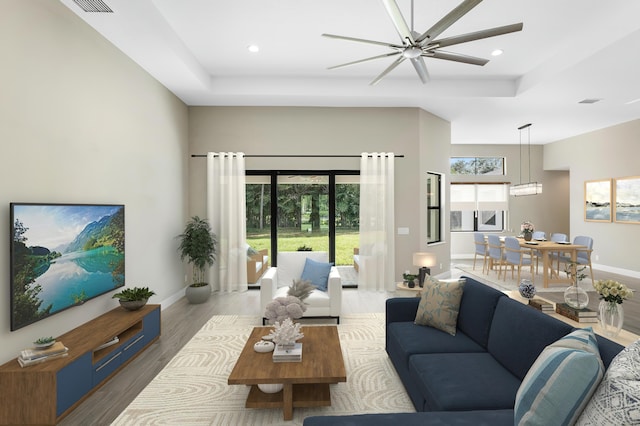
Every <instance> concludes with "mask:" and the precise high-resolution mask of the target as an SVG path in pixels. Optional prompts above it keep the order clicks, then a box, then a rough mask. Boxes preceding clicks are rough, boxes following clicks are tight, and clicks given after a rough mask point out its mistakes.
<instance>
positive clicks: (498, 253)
mask: <svg viewBox="0 0 640 426" xmlns="http://www.w3.org/2000/svg"><path fill="white" fill-rule="evenodd" d="M487 242H488V244H487V246H488V247H489V267H488V269H487V274H488V273H489V271H490V270H491V269H493V268H494V267H496V266H497V267H498V279H499V278H500V273H501V271H502V265H503V263H504V252H503V250H502V243H501V242H500V237H499V236H497V235H494V234H489V235H487Z"/></svg>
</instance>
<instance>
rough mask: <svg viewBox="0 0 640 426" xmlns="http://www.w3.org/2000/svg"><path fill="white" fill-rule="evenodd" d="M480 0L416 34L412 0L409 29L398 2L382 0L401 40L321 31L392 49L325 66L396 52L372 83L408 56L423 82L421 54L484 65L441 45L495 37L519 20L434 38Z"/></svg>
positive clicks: (425, 73) (519, 27) (519, 26)
mask: <svg viewBox="0 0 640 426" xmlns="http://www.w3.org/2000/svg"><path fill="white" fill-rule="evenodd" d="M481 2H482V0H464V1H463V2H462V3H461V4H460V5H458V6H457V7H456V8H455V9H453V10H452V11H451V12H449V13H448V14H447V15H446V16H445V17H444V18H442V19H440V20H439V21H438V22H436V24H435V25H433V26H432V27H431V28H429V29H428V30H427V31H426V32H424V33H423V34H419V33H417V32H416V31H414V30H413V0H412V1H411V27H412V28H411V30H410V29H409V27H408V26H407V23H406V21H405V20H404V17H403V16H402V12H400V8H399V7H398V4H397V3H396V2H395V0H382V3H383V4H384V6H385V8H386V9H387V13H388V14H389V17H390V18H391V20H392V21H393V25H394V26H395V27H396V30H397V31H398V34H399V35H400V40H401V44H396V43H384V42H380V41H374V40H365V39H361V38H354V37H345V36H340V35H335V34H322V36H323V37H329V38H335V39H340V40H348V41H355V42H358V43H368V44H376V45H380V46H386V47H389V48H391V49H392V50H393V51H392V52H389V53H385V54H382V55H377V56H372V57H370V58H364V59H359V60H357V61H353V62H347V63H345V64H340V65H334V66H332V67H329V68H328V69H330V70H331V69H336V68H342V67H346V66H349V65H355V64H359V63H362V62H367V61H371V60H374V59H381V58H388V57H391V56H397V58H396V59H395V61H393V63H391V65H389V66H388V67H387V68H386V69H385V70H384V71H382V73H380V75H378V76H377V77H376V78H375V79H374V80H373V81H372V82H371V83H370V84H371V85H372V86H373V85H375V84H377V83H378V82H379V81H380V80H382V79H383V78H384V77H385V76H386V75H387V74H389V73H390V72H391V71H392V70H393V69H394V68H396V67H397V66H398V65H400V64H401V63H402V62H404V61H405V60H406V59H409V60H410V61H411V63H412V64H413V67H414V68H415V69H416V72H417V73H418V76H419V77H420V80H422V83H423V84H424V83H427V82H428V81H429V72H428V71H427V66H426V65H425V63H424V59H423V58H435V59H444V60H447V61H454V62H462V63H465V64H472V65H485V64H486V63H487V62H489V60H488V59H483V58H477V57H474V56H467V55H462V54H459V53H452V52H445V51H443V50H440V49H441V48H443V47H448V46H453V45H455V44H461V43H467V42H469V41H474V40H480V39H483V38H489V37H495V36H498V35H502V34H509V33H513V32H516V31H521V30H522V22H520V23H518V24H511V25H505V26H503V27H496V28H490V29H487V30H481V31H476V32H472V33H467V34H462V35H458V36H453V37H447V38H441V39H437V37H438V36H439V35H440V34H442V33H443V32H444V31H445V30H446V29H447V28H449V27H450V26H451V25H453V24H454V23H455V22H456V21H457V20H458V19H460V18H462V17H463V16H464V15H465V14H467V13H468V12H469V11H470V10H471V9H473V8H474V7H476V6H477V5H478V4H480V3H481Z"/></svg>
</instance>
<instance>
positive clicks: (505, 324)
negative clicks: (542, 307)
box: [487, 297, 573, 380]
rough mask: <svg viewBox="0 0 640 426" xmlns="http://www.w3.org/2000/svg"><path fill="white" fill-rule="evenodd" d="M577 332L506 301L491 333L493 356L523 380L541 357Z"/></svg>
mask: <svg viewBox="0 0 640 426" xmlns="http://www.w3.org/2000/svg"><path fill="white" fill-rule="evenodd" d="M572 330H573V328H572V327H571V326H570V325H569V324H566V323H564V322H562V321H559V320H557V319H555V318H553V317H551V316H549V315H547V314H543V313H542V312H541V311H538V310H537V309H534V308H531V307H530V306H527V305H525V304H523V303H520V302H518V301H516V300H513V299H510V298H508V297H502V298H500V299H499V300H498V304H497V305H496V312H495V314H494V315H493V321H492V322H491V330H490V331H489V342H488V346H487V349H488V350H489V352H490V353H491V354H492V355H493V356H494V357H495V358H496V360H498V362H499V363H500V364H502V365H503V366H504V367H505V368H507V369H508V370H509V371H511V373H513V374H514V375H515V376H516V377H518V378H519V379H520V380H522V379H524V376H525V375H526V374H527V372H528V371H529V369H530V368H531V365H533V363H534V362H535V360H536V358H538V355H540V353H541V352H542V351H543V350H544V348H546V347H547V346H548V345H550V344H551V343H553V342H555V341H556V340H558V339H560V338H561V337H563V336H566V335H567V334H569V333H570V332H571V331H572Z"/></svg>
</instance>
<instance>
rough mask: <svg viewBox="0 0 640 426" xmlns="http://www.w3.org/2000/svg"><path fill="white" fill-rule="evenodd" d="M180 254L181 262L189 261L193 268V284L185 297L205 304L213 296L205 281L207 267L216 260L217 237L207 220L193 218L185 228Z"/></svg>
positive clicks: (181, 238) (179, 247)
mask: <svg viewBox="0 0 640 426" xmlns="http://www.w3.org/2000/svg"><path fill="white" fill-rule="evenodd" d="M177 238H179V239H180V245H179V246H178V253H180V260H185V259H186V260H187V262H188V263H190V264H191V265H192V266H193V283H192V284H191V285H189V286H188V287H187V288H186V291H185V296H186V297H187V300H189V302H190V303H194V304H196V303H204V302H206V301H207V300H209V297H210V296H211V286H210V285H209V283H207V282H206V280H205V272H206V268H207V266H209V267H210V266H212V265H213V262H215V260H216V244H217V241H216V236H215V234H214V233H213V232H211V226H210V225H209V222H207V220H206V219H200V218H199V217H198V216H193V217H192V218H191V220H189V222H187V225H186V226H185V228H184V233H182V234H180V235H178V236H177Z"/></svg>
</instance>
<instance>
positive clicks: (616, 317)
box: [598, 300, 624, 337]
mask: <svg viewBox="0 0 640 426" xmlns="http://www.w3.org/2000/svg"><path fill="white" fill-rule="evenodd" d="M598 320H599V322H600V327H601V328H602V333H603V334H604V335H605V336H607V337H616V336H617V335H618V333H620V330H622V325H623V324H624V309H623V308H622V304H620V303H616V302H607V301H604V300H601V301H600V305H598Z"/></svg>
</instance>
